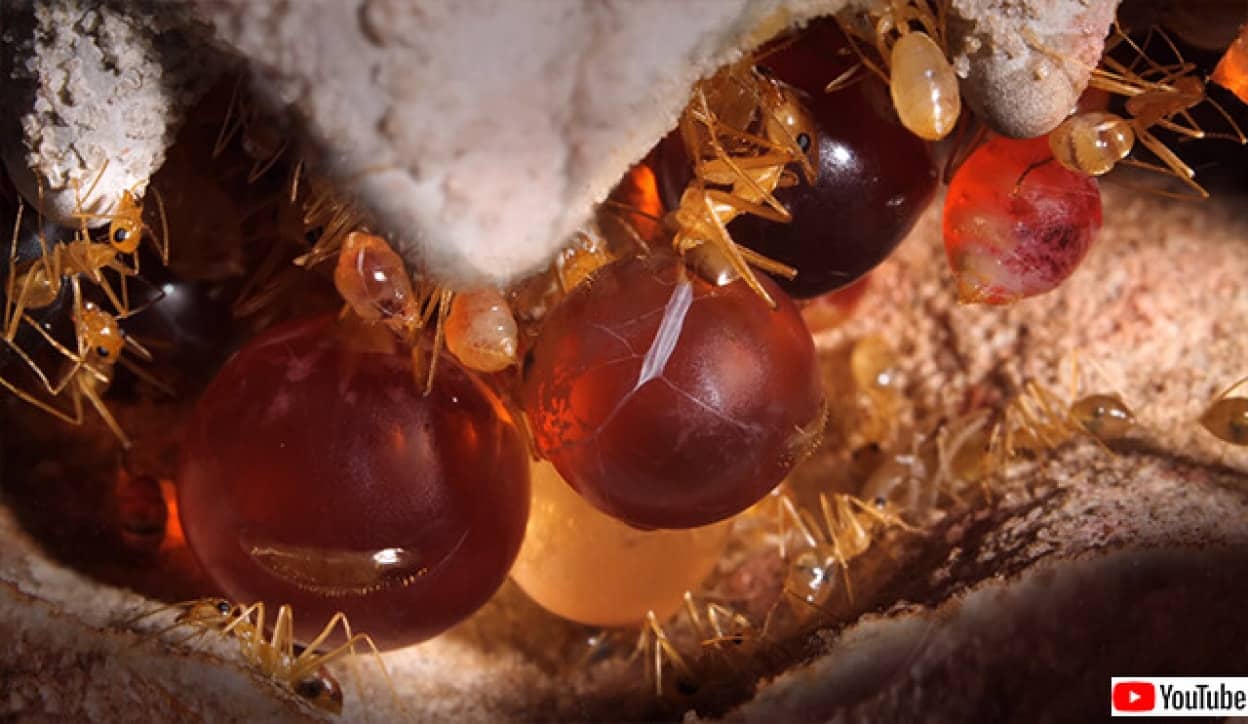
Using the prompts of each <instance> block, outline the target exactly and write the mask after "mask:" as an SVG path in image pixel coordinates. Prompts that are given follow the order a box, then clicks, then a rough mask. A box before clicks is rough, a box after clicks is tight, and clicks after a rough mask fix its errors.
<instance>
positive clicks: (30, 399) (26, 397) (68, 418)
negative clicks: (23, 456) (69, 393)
mask: <svg viewBox="0 0 1248 724" xmlns="http://www.w3.org/2000/svg"><path fill="white" fill-rule="evenodd" d="M0 387H4V389H6V390H8V391H9V392H11V393H12V394H13V396H14V397H16V398H17V399H19V400H21V401H22V402H25V403H27V404H29V405H31V406H33V407H35V408H37V409H39V410H42V411H43V412H46V413H47V414H49V415H51V416H53V417H55V418H56V419H58V420H60V421H61V422H64V423H66V424H69V425H75V426H77V425H81V424H82V407H81V403H80V404H79V405H77V406H76V414H74V415H70V414H69V413H67V412H65V411H64V410H60V409H58V408H56V407H54V406H52V405H51V404H49V403H47V402H44V401H43V400H40V399H39V398H37V397H35V396H34V395H32V394H30V393H29V392H26V391H25V390H22V389H19V388H18V387H17V385H15V384H13V383H12V382H9V381H8V379H6V378H5V377H3V376H0Z"/></svg>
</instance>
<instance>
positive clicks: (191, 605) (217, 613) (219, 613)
mask: <svg viewBox="0 0 1248 724" xmlns="http://www.w3.org/2000/svg"><path fill="white" fill-rule="evenodd" d="M181 608H182V609H183V611H182V613H181V614H180V615H179V616H178V623H212V622H215V621H218V620H221V619H224V618H226V617H227V616H229V615H230V613H231V612H233V611H234V606H233V604H231V603H230V602H229V601H227V600H225V599H224V598H201V599H199V600H196V601H190V602H188V603H185V604H181Z"/></svg>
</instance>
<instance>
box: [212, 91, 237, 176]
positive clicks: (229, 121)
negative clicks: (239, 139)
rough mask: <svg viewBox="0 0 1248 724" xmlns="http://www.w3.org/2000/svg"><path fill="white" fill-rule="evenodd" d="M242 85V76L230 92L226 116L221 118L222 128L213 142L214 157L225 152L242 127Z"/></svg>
mask: <svg viewBox="0 0 1248 724" xmlns="http://www.w3.org/2000/svg"><path fill="white" fill-rule="evenodd" d="M242 85H243V79H242V77H241V76H240V77H239V78H238V80H236V81H235V82H234V90H233V91H232V92H231V93H230V103H229V105H227V106H226V107H225V118H224V119H222V120H221V130H219V131H217V140H216V142H215V143H213V144H212V157H213V158H217V157H218V156H220V155H221V154H222V153H224V152H225V147H226V146H228V145H229V143H230V141H231V140H232V139H233V138H234V135H235V134H236V133H238V132H239V130H241V129H242V126H243V112H242V100H241V96H242V92H241V91H242Z"/></svg>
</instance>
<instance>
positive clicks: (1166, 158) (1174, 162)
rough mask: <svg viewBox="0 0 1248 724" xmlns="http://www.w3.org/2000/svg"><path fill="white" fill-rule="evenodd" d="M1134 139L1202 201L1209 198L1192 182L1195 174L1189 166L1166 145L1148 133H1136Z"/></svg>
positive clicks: (1206, 193) (1198, 185)
mask: <svg viewBox="0 0 1248 724" xmlns="http://www.w3.org/2000/svg"><path fill="white" fill-rule="evenodd" d="M1135 137H1136V139H1137V140H1139V142H1140V143H1142V144H1144V147H1145V148H1147V149H1148V150H1150V151H1152V152H1153V154H1154V155H1156V156H1157V158H1159V159H1161V162H1162V163H1163V164H1165V165H1166V166H1167V167H1169V169H1170V171H1171V173H1172V174H1173V175H1174V176H1175V177H1176V178H1178V179H1179V180H1180V181H1182V182H1183V183H1185V184H1187V185H1188V186H1190V187H1191V188H1192V190H1194V191H1195V192H1196V193H1197V194H1199V195H1200V197H1201V198H1202V199H1207V198H1209V192H1208V191H1206V190H1205V188H1204V187H1203V186H1201V185H1200V184H1198V183H1196V181H1195V180H1194V178H1195V176H1196V172H1195V171H1193V170H1192V167H1191V166H1188V165H1187V164H1186V163H1184V162H1183V160H1182V159H1180V158H1179V157H1178V155H1176V154H1175V153H1174V151H1171V150H1170V148H1169V147H1168V146H1166V144H1164V143H1162V142H1161V141H1160V140H1158V139H1157V137H1156V136H1154V135H1153V134H1151V133H1149V132H1148V131H1140V132H1138V133H1136V136H1135Z"/></svg>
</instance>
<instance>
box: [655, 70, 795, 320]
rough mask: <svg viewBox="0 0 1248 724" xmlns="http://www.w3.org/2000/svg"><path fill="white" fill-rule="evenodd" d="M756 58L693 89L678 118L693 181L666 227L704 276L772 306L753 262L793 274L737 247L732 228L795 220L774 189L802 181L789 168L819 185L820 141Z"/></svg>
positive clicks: (789, 95) (680, 250)
mask: <svg viewBox="0 0 1248 724" xmlns="http://www.w3.org/2000/svg"><path fill="white" fill-rule="evenodd" d="M757 60H758V58H756V57H750V58H747V59H745V60H742V61H740V62H738V63H736V64H734V65H731V66H729V67H728V68H725V69H724V70H722V71H720V72H719V73H717V74H716V75H715V76H713V77H711V78H710V79H708V80H704V81H702V82H701V83H699V84H698V85H697V86H696V87H695V88H694V93H693V99H692V100H691V101H690V103H689V105H688V106H687V107H686V108H685V111H684V113H683V114H682V115H681V119H680V133H681V137H682V139H683V141H684V144H685V150H686V151H687V153H688V155H689V158H690V159H691V160H692V162H693V176H694V178H693V180H692V181H690V182H689V185H688V186H686V188H685V191H684V193H682V194H681V197H680V201H679V204H678V206H677V208H676V209H674V210H673V211H672V212H671V213H670V214H669V215H668V223H669V224H670V225H671V226H672V227H674V228H675V234H674V236H673V239H672V245H673V246H674V247H675V249H676V251H677V252H678V253H680V254H682V255H683V256H685V257H686V258H687V259H689V260H690V262H691V264H692V265H693V266H694V267H695V268H696V269H698V271H699V272H700V273H701V274H702V275H703V276H705V277H707V278H709V279H711V280H712V281H714V282H715V283H717V284H726V283H728V282H730V281H733V280H735V279H738V278H739V279H741V280H743V281H744V282H745V283H746V284H747V285H749V287H750V288H751V289H752V290H753V291H754V292H755V293H756V294H758V295H759V296H760V297H761V298H762V299H763V300H764V301H765V302H767V304H768V305H769V306H772V307H774V306H775V300H773V299H772V298H771V295H770V294H769V293H768V292H767V290H766V289H765V288H764V287H763V286H762V284H761V283H759V281H758V279H757V277H755V275H754V272H753V270H752V269H751V265H753V266H755V267H758V268H760V269H762V270H764V271H767V272H770V273H773V274H778V275H781V276H786V277H790V278H792V277H793V276H794V275H795V274H796V272H795V271H794V270H793V269H792V268H790V267H788V266H786V265H784V264H780V263H778V262H775V261H773V260H771V259H768V258H766V257H764V256H762V255H760V254H758V253H756V252H754V251H751V250H749V249H747V248H745V247H741V246H738V245H737V244H736V243H735V242H734V241H733V240H732V236H731V235H730V234H729V233H728V229H727V226H728V224H729V222H731V221H732V220H733V219H735V218H736V217H737V216H739V215H741V214H743V213H749V214H754V215H756V216H760V217H762V218H765V219H770V220H772V221H777V222H781V223H787V222H789V221H791V220H792V215H791V214H790V213H789V211H788V209H786V208H785V207H784V205H783V204H781V203H780V201H779V200H777V199H776V197H775V196H774V194H773V192H774V191H775V190H776V189H777V188H781V187H784V186H792V185H794V184H795V183H797V178H796V176H794V175H793V174H792V172H790V171H788V170H787V167H788V166H789V164H796V165H797V166H798V167H799V168H800V169H801V171H802V174H803V176H805V178H806V179H807V182H808V183H814V180H815V174H816V171H815V169H816V168H817V154H818V143H817V135H816V130H815V128H816V126H815V122H814V119H813V118H812V117H811V116H810V114H809V112H808V111H807V110H806V108H805V107H804V106H803V105H802V102H801V100H800V99H799V98H798V96H797V94H796V92H795V91H794V90H793V89H791V88H789V87H788V86H786V85H784V84H782V83H780V82H779V81H776V80H774V79H772V78H770V77H769V76H766V75H764V74H763V73H762V72H761V71H759V70H758V69H757V68H756V67H755V65H754V63H755V62H756V61H757ZM725 118H727V119H728V120H725ZM755 127H756V128H757V132H751V129H753V128H755Z"/></svg>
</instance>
